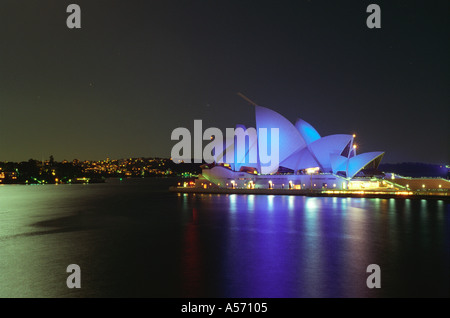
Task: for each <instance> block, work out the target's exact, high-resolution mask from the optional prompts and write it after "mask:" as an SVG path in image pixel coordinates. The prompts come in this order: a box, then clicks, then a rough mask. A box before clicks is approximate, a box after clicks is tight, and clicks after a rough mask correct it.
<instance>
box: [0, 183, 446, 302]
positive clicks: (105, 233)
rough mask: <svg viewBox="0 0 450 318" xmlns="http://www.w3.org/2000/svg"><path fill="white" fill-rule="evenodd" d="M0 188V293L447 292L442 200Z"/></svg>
mask: <svg viewBox="0 0 450 318" xmlns="http://www.w3.org/2000/svg"><path fill="white" fill-rule="evenodd" d="M168 181H170V180H168ZM0 190H1V191H0V216H1V226H0V243H1V246H0V273H1V274H0V296H2V297H11V296H12V297H14V296H20V297H376V296H386V297H411V296H413V297H414V296H419V297H450V291H449V288H448V286H449V281H450V274H449V271H450V270H449V269H450V203H449V202H448V201H442V200H428V201H420V200H413V199H404V200H394V199H392V200H391V199H369V198H332V197H323V198H314V197H302V196H278V195H275V196H262V195H261V196H258V195H216V194H208V195H201V194H195V195H194V194H175V193H170V192H168V191H167V185H161V181H160V180H156V181H154V182H153V180H149V181H147V180H143V181H141V180H131V181H129V182H121V183H114V184H108V183H106V184H94V185H88V186H81V185H80V186H78V185H67V186H65V185H64V186H55V187H53V186H36V187H34V186H32V187H27V186H23V187H20V186H11V187H6V186H4V187H0ZM71 263H76V264H79V265H80V266H81V268H82V272H83V275H84V276H83V277H84V278H83V288H81V289H79V290H68V289H67V288H66V286H65V284H64V282H65V279H66V278H67V275H66V273H65V270H64V269H65V268H66V267H67V264H71ZM372 263H374V264H378V265H380V267H381V269H382V288H381V289H380V290H369V289H368V288H367V287H366V284H365V282H366V278H367V276H368V274H367V273H366V267H367V265H368V264H372ZM61 269H62V270H61ZM61 282H62V283H61Z"/></svg>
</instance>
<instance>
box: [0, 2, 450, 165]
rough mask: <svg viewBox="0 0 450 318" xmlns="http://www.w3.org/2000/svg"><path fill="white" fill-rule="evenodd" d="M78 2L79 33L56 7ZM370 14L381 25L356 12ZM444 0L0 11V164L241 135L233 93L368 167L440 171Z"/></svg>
mask: <svg viewBox="0 0 450 318" xmlns="http://www.w3.org/2000/svg"><path fill="white" fill-rule="evenodd" d="M70 3H77V4H78V5H80V7H81V26H82V27H81V29H68V28H67V26H66V19H67V16H68V15H69V14H68V13H66V8H67V6H68V5H69V4H70ZM370 3H376V4H379V5H380V7H381V29H369V28H367V26H366V19H367V17H368V16H369V13H367V12H366V8H367V6H368V5H369V4H370ZM449 13H450V2H449V1H419V2H417V1H385V2H383V1H376V0H372V1H301V0H296V1H280V0H277V1H260V0H254V1H244V0H239V1H234V0H226V1H225V0H216V1H200V0H194V1H181V0H176V1H162V0H160V1H125V0H122V1H92V0H91V1H79V0H71V1H56V0H55V1H48V0H42V1H31V0H27V1H17V0H2V1H1V5H0V41H1V42H0V43H1V47H0V120H1V125H0V161H23V160H28V159H30V158H34V159H38V160H41V159H42V158H44V159H47V158H48V157H49V156H50V155H53V156H54V157H55V160H57V161H62V160H63V159H67V160H72V159H74V158H77V159H80V160H100V159H105V158H107V157H109V158H111V159H113V158H114V159H119V158H129V157H140V156H143V157H153V156H159V157H170V150H171V148H172V146H173V145H174V144H175V143H176V142H175V141H171V139H170V135H171V132H172V130H173V129H175V128H177V127H187V128H189V129H192V128H193V121H194V119H202V120H203V126H204V129H206V128H207V127H219V128H221V129H225V128H226V127H234V126H235V125H236V124H245V125H247V126H252V127H255V122H254V120H255V118H254V107H253V106H251V105H249V104H248V103H247V102H245V101H244V100H242V99H241V98H240V97H239V96H237V92H242V93H243V94H245V95H246V96H248V97H249V98H250V99H252V100H254V101H255V102H257V103H258V104H259V105H261V106H266V107H269V108H271V109H273V110H275V111H277V112H279V113H281V114H282V115H284V116H285V117H286V118H288V119H290V120H291V121H292V122H295V120H296V118H297V117H300V118H302V119H304V120H306V121H307V122H309V123H310V124H312V125H313V126H314V127H315V128H316V129H317V131H318V132H319V133H320V134H321V135H322V136H326V135H330V134H338V133H345V134H352V133H356V134H357V139H356V143H357V144H358V145H359V148H358V151H359V153H360V152H367V151H386V154H385V156H384V159H383V162H385V163H396V162H405V161H408V162H428V163H438V164H442V163H450V154H449V135H450V133H449V124H448V123H449V119H450V116H449V115H450V112H449V106H450V93H449V88H450V65H449V57H450V43H449V41H450V19H449Z"/></svg>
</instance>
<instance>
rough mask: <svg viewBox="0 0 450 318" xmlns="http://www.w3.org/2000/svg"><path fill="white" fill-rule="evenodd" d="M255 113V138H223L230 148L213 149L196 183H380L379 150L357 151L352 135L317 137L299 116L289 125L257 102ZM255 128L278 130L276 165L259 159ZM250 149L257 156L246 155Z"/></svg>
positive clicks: (221, 185) (319, 186)
mask: <svg viewBox="0 0 450 318" xmlns="http://www.w3.org/2000/svg"><path fill="white" fill-rule="evenodd" d="M255 117H256V131H257V132H258V133H257V138H256V140H253V141H252V140H251V139H250V138H249V139H248V140H247V142H246V143H244V144H242V143H237V142H232V143H228V145H229V144H231V147H230V146H228V149H227V148H226V147H224V151H223V153H216V154H214V158H215V159H216V160H215V162H213V163H211V164H205V165H204V166H203V167H202V173H201V175H200V176H199V178H198V179H197V180H196V187H202V188H203V187H204V188H206V187H216V188H217V187H219V188H248V189H258V188H259V189H261V188H263V189H264V188H265V189H282V188H283V189H311V190H312V189H335V190H343V189H361V188H372V189H373V188H378V187H385V186H386V184H385V182H384V181H382V179H381V178H377V174H379V173H380V172H379V171H378V170H377V168H378V165H379V164H380V161H381V159H382V158H383V155H384V152H381V151H374V152H366V153H361V154H357V147H356V144H355V143H354V138H355V135H349V134H336V135H329V136H321V135H320V134H319V132H318V131H317V130H316V129H315V128H314V127H313V126H311V125H310V124H309V123H307V122H306V121H304V120H302V119H297V121H296V122H295V124H293V123H292V122H291V121H289V120H288V119H286V118H285V117H283V116H282V115H280V114H279V113H277V112H275V111H273V110H271V109H268V108H266V107H262V106H257V105H255ZM237 127H241V128H243V129H245V127H243V126H241V125H238V126H237ZM261 128H266V129H267V131H268V130H270V129H272V128H277V129H278V136H279V139H278V140H279V153H278V162H279V164H278V165H277V166H276V167H275V168H273V167H267V166H264V165H263V164H262V163H261V160H260V153H261V147H263V146H264V145H263V144H261V142H262V141H261V140H262V138H260V135H259V132H260V131H261ZM235 138H236V137H235ZM238 147H241V148H243V149H238ZM230 148H231V149H230ZM225 152H226V154H225ZM252 152H253V153H256V154H257V156H258V157H257V160H253V161H250V160H248V159H249V157H250V154H251V153H252ZM237 156H244V157H243V158H237Z"/></svg>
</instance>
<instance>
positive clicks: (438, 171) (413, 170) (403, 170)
mask: <svg viewBox="0 0 450 318" xmlns="http://www.w3.org/2000/svg"><path fill="white" fill-rule="evenodd" d="M378 170H380V171H383V172H393V173H396V174H399V175H402V176H405V177H415V178H418V177H441V178H445V179H450V166H449V165H447V166H446V165H436V164H429V163H420V162H403V163H384V164H380V166H379V167H378Z"/></svg>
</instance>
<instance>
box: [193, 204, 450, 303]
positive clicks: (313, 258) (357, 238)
mask: <svg viewBox="0 0 450 318" xmlns="http://www.w3.org/2000/svg"><path fill="white" fill-rule="evenodd" d="M214 201H215V204H216V206H220V207H221V208H220V209H219V210H217V209H216V210H215V212H214V214H215V217H214V219H217V220H219V219H220V220H222V221H221V224H226V226H223V227H220V228H217V227H216V228H215V229H214V233H213V232H212V231H210V232H208V233H209V234H210V235H212V237H203V239H204V240H213V241H214V240H215V238H216V237H217V236H218V233H217V230H219V231H220V232H222V233H223V234H224V235H225V236H223V235H219V236H220V237H221V239H220V240H219V241H217V242H216V243H217V245H216V247H215V249H214V252H213V253H212V255H209V254H208V255H207V254H204V255H203V257H204V258H205V259H208V258H211V257H213V258H214V259H215V260H216V261H217V262H219V263H220V264H221V265H220V266H217V264H216V267H215V270H216V273H215V275H214V276H215V277H216V279H217V281H215V284H216V285H215V289H214V290H215V292H216V294H214V295H213V296H218V297H378V296H383V295H384V296H392V295H408V294H411V290H410V288H411V286H410V285H411V284H408V289H403V288H402V284H403V283H404V280H405V276H404V275H400V274H399V273H400V272H401V267H402V266H404V265H405V262H407V261H411V260H412V259H416V258H417V257H428V258H430V257H431V258H434V259H441V262H442V261H443V262H444V264H448V262H449V260H448V259H449V256H448V246H449V243H448V241H447V242H444V241H443V239H444V237H445V235H447V237H448V233H447V232H448V231H447V232H446V231H445V227H444V224H443V223H442V222H440V221H439V218H438V217H431V216H430V213H427V212H426V211H427V210H428V211H430V210H432V211H435V212H441V213H440V214H439V217H441V220H446V222H448V220H449V218H448V216H446V215H445V214H444V213H443V211H444V206H446V205H445V203H438V202H436V204H430V203H423V202H417V201H416V202H415V203H414V202H411V200H409V199H407V200H394V199H367V198H353V199H352V198H318V197H300V196H299V197H296V196H277V195H270V196H257V195H247V196H245V195H232V196H231V195H230V196H220V197H218V198H217V197H216V198H215V200H214ZM447 205H448V204H447ZM201 206H202V204H200V207H199V208H201ZM415 212H418V213H415ZM435 212H434V213H435ZM208 215H209V214H208ZM414 215H415V217H414ZM211 222H213V223H214V220H211ZM430 222H432V223H433V226H432V227H430V226H428V225H429V224H430ZM444 223H445V222H444ZM197 230H199V228H197ZM223 231H225V232H223ZM411 231H414V232H415V233H414V234H417V235H418V236H419V237H418V238H417V237H416V238H413V236H414V235H412V232H411ZM437 243H439V244H437ZM445 248H447V252H446V253H442V252H443V251H444V250H445ZM209 251H210V252H211V250H209ZM200 253H202V251H201V250H200ZM203 253H205V252H204V251H203ZM443 255H445V256H444V257H443ZM369 264H378V265H380V266H381V268H382V269H383V270H385V271H386V272H383V277H384V278H385V279H386V282H389V284H390V285H391V288H389V287H385V286H386V285H384V288H383V289H381V290H369V289H368V288H367V286H366V278H367V275H368V274H367V273H366V268H367V266H368V265H369ZM199 266H200V265H199ZM200 267H201V266H200ZM422 270H423V269H422ZM438 271H439V273H440V275H444V276H445V277H448V269H443V268H442V267H441V266H438ZM194 274H195V273H194ZM446 275H447V276H446ZM421 279H422V280H426V279H425V278H421ZM436 283H437V282H436ZM206 284H208V283H206ZM387 285H388V284H387ZM392 286H393V287H392ZM422 287H423V286H422ZM413 290H414V288H413ZM415 290H417V288H415ZM427 291H428V292H430V289H428V290H427ZM441 292H442V288H441ZM424 293H426V292H424ZM447 294H448V292H447Z"/></svg>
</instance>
